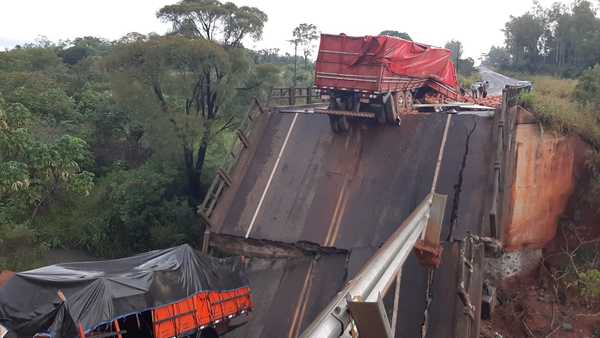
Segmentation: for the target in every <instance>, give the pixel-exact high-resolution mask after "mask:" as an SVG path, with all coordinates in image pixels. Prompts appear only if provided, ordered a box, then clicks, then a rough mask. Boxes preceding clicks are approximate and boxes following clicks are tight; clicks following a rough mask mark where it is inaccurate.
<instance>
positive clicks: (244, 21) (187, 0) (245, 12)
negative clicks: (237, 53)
mask: <svg viewBox="0 0 600 338" xmlns="http://www.w3.org/2000/svg"><path fill="white" fill-rule="evenodd" d="M157 17H158V18H160V19H161V20H163V21H164V22H168V23H170V24H171V25H172V26H173V32H174V33H176V34H181V35H183V36H187V37H199V38H202V39H206V40H211V41H219V40H220V41H222V42H223V44H224V45H226V46H232V47H241V46H242V40H243V39H244V38H245V37H246V36H250V37H251V38H253V39H254V40H258V39H260V38H261V36H262V31H263V27H264V24H265V22H266V21H267V15H266V14H265V13H264V12H262V11H261V10H260V9H258V8H256V7H248V6H242V7H237V6H236V5H235V4H234V3H231V2H228V3H225V4H223V3H221V2H220V1H218V0H182V1H180V2H178V3H176V4H174V5H168V6H165V7H163V8H161V9H160V10H159V11H158V13H157ZM218 33H222V36H221V37H219V36H218Z"/></svg>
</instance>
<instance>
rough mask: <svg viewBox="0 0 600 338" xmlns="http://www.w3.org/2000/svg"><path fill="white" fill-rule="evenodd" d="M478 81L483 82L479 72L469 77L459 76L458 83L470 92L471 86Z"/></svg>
mask: <svg viewBox="0 0 600 338" xmlns="http://www.w3.org/2000/svg"><path fill="white" fill-rule="evenodd" d="M477 81H481V75H479V72H473V73H472V74H471V75H469V76H464V75H462V74H459V75H458V82H460V86H461V87H462V88H465V89H467V90H469V89H470V88H471V85H472V84H473V83H475V82H477Z"/></svg>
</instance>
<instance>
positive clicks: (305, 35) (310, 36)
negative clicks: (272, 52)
mask: <svg viewBox="0 0 600 338" xmlns="http://www.w3.org/2000/svg"><path fill="white" fill-rule="evenodd" d="M294 38H295V39H298V40H299V42H300V44H301V45H302V46H303V50H302V52H303V55H304V70H307V69H308V57H309V56H310V55H311V54H312V49H313V45H312V42H313V41H315V40H317V39H318V38H319V33H318V32H317V26H315V25H313V24H309V23H301V24H300V25H298V27H296V28H295V29H294Z"/></svg>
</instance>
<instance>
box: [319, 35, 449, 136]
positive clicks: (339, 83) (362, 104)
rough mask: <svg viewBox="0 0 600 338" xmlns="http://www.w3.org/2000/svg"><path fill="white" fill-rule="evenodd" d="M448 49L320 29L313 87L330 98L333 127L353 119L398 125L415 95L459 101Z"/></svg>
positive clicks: (336, 129)
mask: <svg viewBox="0 0 600 338" xmlns="http://www.w3.org/2000/svg"><path fill="white" fill-rule="evenodd" d="M451 57H452V52H451V51H450V50H448V49H444V48H435V47H431V46H428V45H424V44H420V43H416V42H412V41H408V40H404V39H400V38H396V37H391V36H364V37H353V36H347V35H344V34H340V35H330V34H322V35H321V42H320V45H319V54H318V56H317V61H316V67H315V68H316V69H315V86H316V87H317V88H318V89H319V90H320V92H321V97H322V99H324V100H329V108H328V109H327V110H324V111H320V113H324V114H327V115H329V120H330V123H331V128H332V129H333V131H334V132H337V133H339V132H346V131H347V130H348V129H349V122H348V119H349V118H365V117H367V118H376V119H377V121H378V122H379V123H382V124H383V123H388V124H399V123H400V120H401V119H400V117H401V115H402V114H403V113H404V112H406V111H410V110H412V105H413V102H415V100H419V99H422V98H424V97H425V96H426V95H430V94H433V95H440V96H443V97H445V98H449V99H452V100H456V99H457V97H458V90H457V89H458V81H457V77H456V68H455V66H454V64H453V62H452V61H451Z"/></svg>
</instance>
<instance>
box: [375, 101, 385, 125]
mask: <svg viewBox="0 0 600 338" xmlns="http://www.w3.org/2000/svg"><path fill="white" fill-rule="evenodd" d="M385 114H386V113H385V105H381V106H376V107H375V119H376V120H377V123H378V124H385V123H386V122H387V117H386V116H385Z"/></svg>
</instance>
